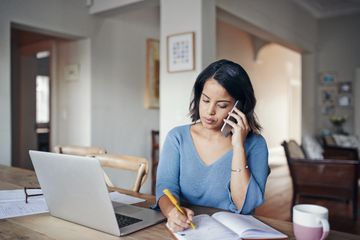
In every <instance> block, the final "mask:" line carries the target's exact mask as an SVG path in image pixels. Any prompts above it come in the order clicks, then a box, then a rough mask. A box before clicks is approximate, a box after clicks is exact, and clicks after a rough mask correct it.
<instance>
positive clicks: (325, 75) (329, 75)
mask: <svg viewBox="0 0 360 240" xmlns="http://www.w3.org/2000/svg"><path fill="white" fill-rule="evenodd" d="M335 82H336V73H335V72H322V73H320V83H321V84H322V85H333V84H334V83H335Z"/></svg>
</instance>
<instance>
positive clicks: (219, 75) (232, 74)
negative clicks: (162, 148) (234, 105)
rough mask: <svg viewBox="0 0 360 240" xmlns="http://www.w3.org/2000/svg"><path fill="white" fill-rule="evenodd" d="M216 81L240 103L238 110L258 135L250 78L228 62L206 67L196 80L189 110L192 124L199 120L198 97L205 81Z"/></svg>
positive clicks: (258, 129) (258, 126)
mask: <svg viewBox="0 0 360 240" xmlns="http://www.w3.org/2000/svg"><path fill="white" fill-rule="evenodd" d="M210 79H214V80H216V81H217V82H218V83H219V84H220V85H221V86H222V87H223V88H225V89H226V91H227V92H228V93H229V94H230V95H231V96H232V97H233V98H234V99H235V100H239V101H240V103H241V107H240V110H241V111H242V112H243V113H244V114H245V115H246V118H247V120H248V123H249V126H250V128H251V130H252V131H253V132H255V133H259V132H260V131H261V129H262V127H261V126H260V124H259V122H258V120H257V117H256V114H255V112H254V109H255V105H256V98H255V94H254V89H253V87H252V84H251V81H250V78H249V76H248V74H247V73H246V71H245V70H244V69H243V68H242V67H241V66H240V65H239V64H237V63H234V62H232V61H229V60H225V59H222V60H218V61H216V62H213V63H211V64H210V65H209V66H207V67H206V68H205V69H204V70H203V71H202V72H201V73H200V74H199V76H198V77H197V78H196V81H195V84H194V87H193V92H192V100H191V102H190V106H189V110H190V117H191V120H192V121H193V122H196V121H197V120H199V119H200V114H199V103H200V97H201V94H202V91H203V88H204V85H205V82H206V81H207V80H210Z"/></svg>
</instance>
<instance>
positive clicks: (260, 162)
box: [228, 137, 269, 214]
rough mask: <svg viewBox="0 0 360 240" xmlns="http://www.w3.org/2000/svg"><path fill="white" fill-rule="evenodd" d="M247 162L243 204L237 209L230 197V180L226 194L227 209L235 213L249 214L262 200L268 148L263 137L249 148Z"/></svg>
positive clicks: (267, 167)
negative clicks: (248, 173)
mask: <svg viewBox="0 0 360 240" xmlns="http://www.w3.org/2000/svg"><path fill="white" fill-rule="evenodd" d="M247 163H248V166H249V169H250V172H251V175H250V180H249V183H248V187H247V192H246V196H245V200H244V203H243V206H242V207H241V208H240V209H238V208H237V207H236V205H235V203H234V202H233V200H232V198H231V193H230V182H229V185H228V191H229V192H228V194H229V198H230V205H229V210H230V211H232V212H235V213H242V214H251V213H252V212H253V211H254V209H255V208H256V207H258V206H259V205H261V204H262V203H263V202H264V193H265V184H266V180H267V177H268V174H269V166H268V148H267V145H266V142H265V139H264V138H263V137H259V139H258V141H257V142H256V143H255V144H254V145H253V146H252V147H251V149H249V152H248V154H247Z"/></svg>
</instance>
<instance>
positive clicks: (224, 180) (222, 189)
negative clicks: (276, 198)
mask: <svg viewBox="0 0 360 240" xmlns="http://www.w3.org/2000/svg"><path fill="white" fill-rule="evenodd" d="M236 100H238V101H239V102H240V109H238V108H234V110H233V111H232V112H230V111H231V110H232V108H233V107H234V104H235V102H236ZM255 104H256V99H255V96H254V90H253V88H252V85H251V82H250V79H249V76H248V75H247V73H246V72H245V70H244V69H243V68H242V67H241V66H240V65H238V64H236V63H234V62H231V61H228V60H219V61H216V62H214V63H212V64H210V65H209V66H208V67H207V68H206V69H204V70H203V71H202V72H201V73H200V74H199V76H198V77H197V79H196V82H195V85H194V88H193V99H192V101H191V104H190V115H191V119H192V121H193V123H192V124H190V125H185V126H180V127H176V128H174V129H172V130H171V131H170V132H169V133H168V135H167V137H166V140H165V143H164V146H163V149H162V152H161V156H160V162H159V167H158V169H157V184H156V199H157V204H158V206H159V207H160V209H161V211H162V213H163V214H164V215H165V216H166V217H167V219H168V227H169V228H170V229H171V230H172V231H173V232H178V231H182V230H184V229H186V228H188V227H189V223H190V221H192V216H193V215H194V212H193V211H192V210H191V209H188V208H184V210H185V211H186V215H187V216H183V215H181V214H180V213H179V212H178V211H177V210H176V208H175V207H174V205H173V204H172V203H171V202H170V201H169V199H168V198H167V197H166V196H165V195H163V192H162V191H163V189H165V188H168V189H169V190H170V191H171V192H172V193H173V195H174V196H175V197H176V198H177V199H178V200H180V201H181V202H182V203H188V204H192V205H202V206H207V207H214V208H221V209H225V210H228V211H232V212H235V213H242V214H250V213H251V212H252V211H253V210H254V209H255V208H256V207H257V206H259V205H260V204H262V203H263V201H264V192H265V183H266V179H267V176H268V150H267V145H266V142H265V140H264V138H263V137H262V136H261V135H260V134H259V132H260V130H261V126H260V125H259V123H258V122H257V120H256V117H255V113H254V108H255ZM228 116H231V117H233V118H234V119H235V120H236V121H231V120H229V119H226V118H227V117H228ZM224 123H226V124H229V125H230V126H231V128H232V130H231V133H232V134H231V135H230V136H228V137H225V136H224V134H223V133H222V132H221V131H220V130H221V127H222V125H223V124H224Z"/></svg>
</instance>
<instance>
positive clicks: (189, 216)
mask: <svg viewBox="0 0 360 240" xmlns="http://www.w3.org/2000/svg"><path fill="white" fill-rule="evenodd" d="M183 209H184V210H185V211H186V215H187V221H186V222H187V223H188V224H189V223H190V221H192V220H193V217H194V211H193V210H191V209H188V208H183Z"/></svg>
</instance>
